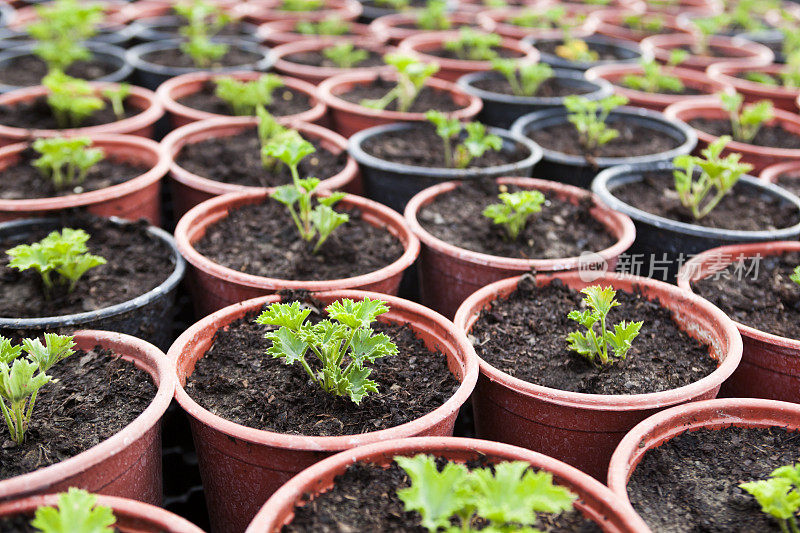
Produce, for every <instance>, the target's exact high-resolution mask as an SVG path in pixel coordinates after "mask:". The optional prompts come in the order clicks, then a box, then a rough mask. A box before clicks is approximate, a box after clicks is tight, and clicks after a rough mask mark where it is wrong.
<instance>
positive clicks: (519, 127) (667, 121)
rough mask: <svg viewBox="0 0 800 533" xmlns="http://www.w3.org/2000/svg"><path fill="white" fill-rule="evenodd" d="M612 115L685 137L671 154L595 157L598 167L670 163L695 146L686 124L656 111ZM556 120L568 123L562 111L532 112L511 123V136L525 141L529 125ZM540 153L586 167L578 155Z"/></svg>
mask: <svg viewBox="0 0 800 533" xmlns="http://www.w3.org/2000/svg"><path fill="white" fill-rule="evenodd" d="M615 115H617V116H620V115H621V116H623V117H629V118H632V119H634V120H635V121H649V122H657V123H660V124H663V125H666V126H668V127H670V128H672V129H673V130H674V131H677V132H679V133H680V134H682V135H683V136H684V141H683V142H682V143H681V144H680V145H678V146H676V147H675V148H672V149H671V150H667V151H665V152H659V153H656V154H647V155H637V156H628V157H597V158H594V159H593V161H594V162H595V165H596V166H597V167H615V166H627V165H643V164H647V163H653V162H655V161H663V160H667V159H669V160H671V159H672V158H673V157H675V156H677V155H680V154H688V153H689V152H691V151H692V150H693V149H694V147H695V146H696V145H697V134H696V133H695V131H694V129H693V128H691V127H689V125H688V124H685V123H684V122H682V121H680V120H676V119H674V118H670V117H665V116H664V115H663V114H662V113H659V112H658V111H652V110H650V109H644V108H641V107H629V106H624V107H618V108H617V109H615V110H614V111H612V112H611V116H612V117H613V116H615ZM557 117H563V120H561V122H567V110H566V108H563V107H561V108H553V109H542V110H540V111H534V112H533V113H528V114H527V115H523V116H521V117H520V118H518V119H517V120H516V121H514V124H513V125H512V126H511V132H512V133H514V134H516V135H517V136H518V137H524V138H526V139H527V138H528V137H527V135H525V133H524V132H525V130H526V129H527V128H528V126H529V125H530V124H532V123H534V122H537V121H543V120H548V119H555V118H557ZM537 146H538V145H537ZM541 149H542V152H543V157H544V159H545V160H549V161H554V162H556V163H557V164H559V165H568V166H578V167H583V166H586V165H587V164H588V163H587V161H586V158H585V157H584V156H581V155H571V154H566V153H563V152H556V151H554V150H550V149H546V148H543V147H542V148H541Z"/></svg>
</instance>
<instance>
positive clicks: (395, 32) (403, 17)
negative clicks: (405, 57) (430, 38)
mask: <svg viewBox="0 0 800 533" xmlns="http://www.w3.org/2000/svg"><path fill="white" fill-rule="evenodd" d="M418 16H419V13H418V12H414V11H404V12H400V13H392V14H391V15H384V16H383V17H378V18H376V19H375V20H373V21H372V22H371V23H370V25H369V28H370V30H372V33H373V34H374V35H378V36H380V37H382V38H384V39H385V40H386V41H388V42H389V43H390V44H398V43H399V42H400V41H402V40H403V39H406V38H408V37H411V36H412V35H418V34H420V33H426V32H428V31H430V30H423V29H420V28H417V27H416V24H417V17H418ZM447 19H448V20H449V21H450V24H451V26H452V27H453V28H458V27H459V26H474V25H475V24H476V20H475V14H474V13H464V12H462V11H456V12H452V13H448V14H447ZM409 26H411V27H409Z"/></svg>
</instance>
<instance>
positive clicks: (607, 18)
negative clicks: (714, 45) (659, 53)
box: [588, 9, 691, 43]
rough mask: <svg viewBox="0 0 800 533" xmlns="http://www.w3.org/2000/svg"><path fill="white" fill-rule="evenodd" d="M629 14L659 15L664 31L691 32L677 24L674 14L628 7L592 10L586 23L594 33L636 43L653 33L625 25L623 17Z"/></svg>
mask: <svg viewBox="0 0 800 533" xmlns="http://www.w3.org/2000/svg"><path fill="white" fill-rule="evenodd" d="M631 15H639V16H644V17H653V16H655V17H659V18H660V19H661V20H662V21H663V23H664V24H663V28H664V29H666V30H667V32H665V33H669V34H672V33H691V32H690V31H689V30H688V29H686V28H685V27H684V26H682V25H680V24H678V20H677V18H676V17H675V16H674V15H668V14H665V13H658V14H653V13H648V14H642V13H637V12H636V11H631V10H628V9H601V10H600V11H593V12H592V13H591V14H590V15H589V20H588V24H590V25H592V27H593V28H594V32H595V33H598V34H600V35H604V36H606V37H609V38H611V39H618V40H620V41H631V42H635V43H638V42H641V40H642V39H644V38H646V37H649V36H650V35H653V34H651V33H647V32H642V31H637V30H634V29H631V28H629V27H627V26H625V24H624V21H625V18H626V17H629V16H631Z"/></svg>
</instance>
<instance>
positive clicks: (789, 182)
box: [778, 174, 800, 196]
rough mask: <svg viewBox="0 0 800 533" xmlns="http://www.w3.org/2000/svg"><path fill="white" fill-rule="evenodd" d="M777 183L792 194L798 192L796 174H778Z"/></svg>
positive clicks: (798, 185) (798, 186) (799, 189)
mask: <svg viewBox="0 0 800 533" xmlns="http://www.w3.org/2000/svg"><path fill="white" fill-rule="evenodd" d="M778 185H780V186H781V187H783V188H784V189H786V190H787V191H789V192H790V193H792V194H794V195H795V196H796V195H798V194H800V179H798V176H796V175H788V174H782V175H780V176H778Z"/></svg>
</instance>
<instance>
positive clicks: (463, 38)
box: [444, 27, 502, 61]
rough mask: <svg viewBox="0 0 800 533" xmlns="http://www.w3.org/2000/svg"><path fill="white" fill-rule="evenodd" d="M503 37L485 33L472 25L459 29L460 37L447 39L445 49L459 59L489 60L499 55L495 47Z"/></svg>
mask: <svg viewBox="0 0 800 533" xmlns="http://www.w3.org/2000/svg"><path fill="white" fill-rule="evenodd" d="M501 42H502V38H501V37H500V36H499V35H497V34H495V33H484V32H480V31H476V30H474V29H472V28H470V27H464V28H461V29H460V30H459V36H458V39H454V40H452V41H445V43H444V49H445V50H448V51H450V52H453V54H455V56H456V57H457V58H459V59H466V60H469V61H489V60H491V59H494V58H495V57H497V51H496V50H495V48H497V47H498V46H500V43H501Z"/></svg>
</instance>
